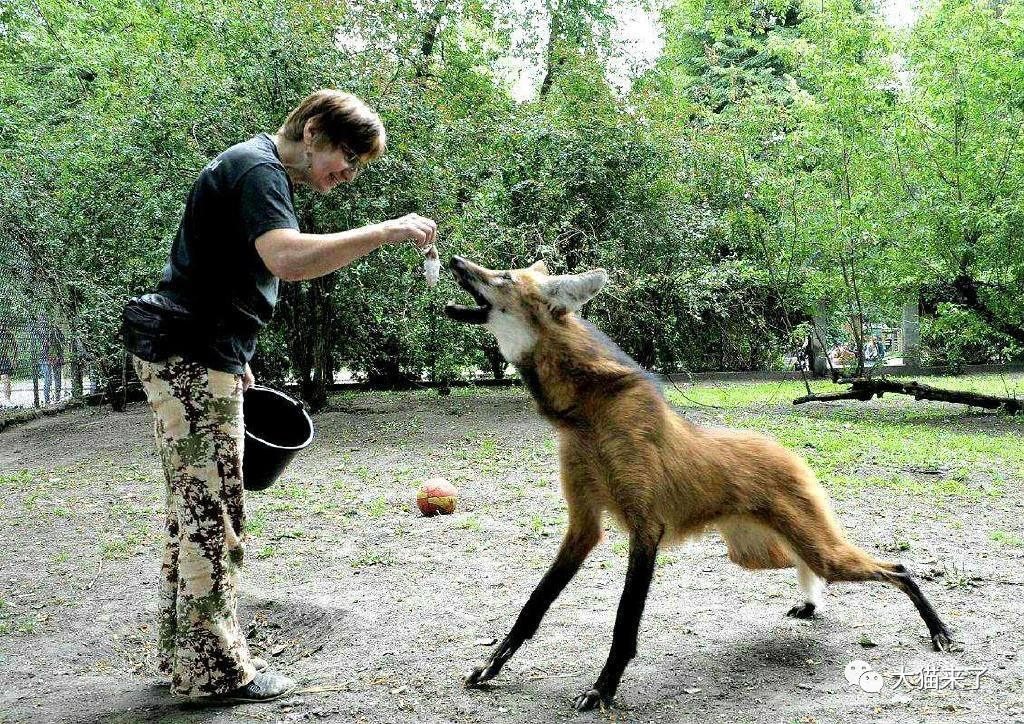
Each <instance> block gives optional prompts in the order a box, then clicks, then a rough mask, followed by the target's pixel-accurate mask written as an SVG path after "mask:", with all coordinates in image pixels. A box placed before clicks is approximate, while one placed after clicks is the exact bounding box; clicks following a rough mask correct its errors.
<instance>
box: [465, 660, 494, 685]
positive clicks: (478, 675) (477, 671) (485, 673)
mask: <svg viewBox="0 0 1024 724" xmlns="http://www.w3.org/2000/svg"><path fill="white" fill-rule="evenodd" d="M498 670H499V667H497V666H495V665H494V664H493V663H491V662H487V663H486V664H484V665H483V666H474V667H473V669H472V670H471V671H470V672H469V673H468V674H466V678H464V679H463V680H462V685H463V686H464V687H466V688H467V689H472V688H473V687H474V686H478V685H480V684H482V683H484V682H485V681H489V680H490V679H493V678H494V677H495V676H497V675H498Z"/></svg>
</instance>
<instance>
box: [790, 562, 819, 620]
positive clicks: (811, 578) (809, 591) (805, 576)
mask: <svg viewBox="0 0 1024 724" xmlns="http://www.w3.org/2000/svg"><path fill="white" fill-rule="evenodd" d="M796 575H797V581H798V582H799V584H800V591H801V593H803V594H804V600H805V601H807V602H808V603H813V604H814V608H815V610H818V611H820V610H822V609H823V608H825V597H824V596H823V595H822V594H823V593H824V591H825V579H824V578H821V577H820V576H819V575H818V574H816V573H815V572H814V571H812V570H811V569H810V567H808V565H807V564H806V563H804V562H803V561H801V560H797V562H796Z"/></svg>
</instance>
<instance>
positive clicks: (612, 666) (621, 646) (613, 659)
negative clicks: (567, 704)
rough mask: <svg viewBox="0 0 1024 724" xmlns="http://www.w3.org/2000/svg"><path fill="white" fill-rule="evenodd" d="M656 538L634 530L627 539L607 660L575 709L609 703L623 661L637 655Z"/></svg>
mask: <svg viewBox="0 0 1024 724" xmlns="http://www.w3.org/2000/svg"><path fill="white" fill-rule="evenodd" d="M660 538H661V536H660V534H659V535H658V537H657V538H653V537H651V536H645V535H642V534H638V533H635V532H634V533H633V534H632V535H631V536H630V539H629V568H628V569H627V571H626V585H625V587H624V588H623V590H622V598H621V599H620V600H619V611H618V613H617V614H616V616H615V631H614V632H613V633H612V648H611V651H610V652H609V653H608V661H607V662H606V663H605V665H604V669H603V670H602V671H601V675H600V676H599V677H597V681H596V682H595V683H594V686H593V688H592V689H589V690H587V691H585V692H583V693H582V694H580V695H579V696H577V697H576V701H575V702H574V703H573V706H574V707H575V708H576V710H577V711H586V710H587V709H593V708H594V707H595V706H597V705H598V704H601V703H604V704H611V702H612V700H613V699H614V698H615V691H616V690H617V689H618V688H619V680H620V679H621V678H622V672H623V671H625V670H626V664H628V663H629V662H630V660H631V659H632V658H633V657H634V656H636V639H637V633H638V632H639V630H640V618H641V616H643V613H644V604H645V603H646V602H647V592H648V591H649V590H650V587H651V579H652V578H653V577H654V565H655V560H656V558H657V555H658V543H659V542H660Z"/></svg>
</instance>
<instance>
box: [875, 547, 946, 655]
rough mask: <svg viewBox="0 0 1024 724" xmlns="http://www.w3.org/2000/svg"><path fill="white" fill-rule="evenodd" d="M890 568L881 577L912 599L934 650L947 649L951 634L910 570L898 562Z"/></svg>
mask: <svg viewBox="0 0 1024 724" xmlns="http://www.w3.org/2000/svg"><path fill="white" fill-rule="evenodd" d="M892 568H893V571H892V573H889V574H885V575H884V576H883V578H885V579H887V580H888V581H889V582H890V583H892V584H893V585H894V586H896V587H897V588H899V589H900V590H901V591H903V592H904V593H905V594H907V596H908V597H909V598H910V600H911V601H913V603H914V607H915V608H916V609H917V612H918V613H919V614H921V618H922V619H924V623H925V625H926V626H927V627H928V634H929V635H930V636H931V639H932V646H934V647H935V650H936V651H949V650H950V649H951V648H952V646H953V635H952V634H951V633H950V632H949V629H948V628H946V624H944V623H943V622H942V619H941V618H939V614H937V613H936V612H935V609H934V608H932V604H931V603H930V602H929V601H928V599H927V598H925V597H924V594H923V593H921V589H920V588H918V586H917V582H916V581H915V580H914V578H913V576H912V575H911V574H910V571H908V570H907V569H906V568H905V567H904V566H902V565H900V564H898V563H896V564H893V566H892Z"/></svg>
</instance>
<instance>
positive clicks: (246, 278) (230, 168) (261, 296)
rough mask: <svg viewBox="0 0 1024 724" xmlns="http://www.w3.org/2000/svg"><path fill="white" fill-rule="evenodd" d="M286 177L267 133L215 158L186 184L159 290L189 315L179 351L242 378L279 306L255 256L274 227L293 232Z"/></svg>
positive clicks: (266, 272) (273, 286)
mask: <svg viewBox="0 0 1024 724" xmlns="http://www.w3.org/2000/svg"><path fill="white" fill-rule="evenodd" d="M298 228H299V222H298V220H297V219H296V218H295V205H294V197H293V188H292V182H291V179H289V178H288V174H287V172H286V171H285V168H284V165H283V164H282V163H281V159H280V157H279V156H278V154H277V148H276V147H275V146H274V142H273V140H272V139H271V138H270V136H268V135H267V134H265V133H261V134H260V135H258V136H256V137H255V138H251V139H249V140H248V141H245V142H244V143H239V144H237V145H235V146H232V147H231V148H229V149H228V150H226V151H224V153H222V154H220V155H219V156H217V158H215V159H213V161H211V162H210V163H209V164H208V165H207V166H206V168H204V169H203V170H202V172H201V173H200V174H199V178H198V179H196V182H195V183H194V184H193V185H192V191H191V192H190V193H189V197H188V204H187V205H186V206H185V215H184V217H183V218H182V220H181V225H180V226H179V227H178V234H177V236H176V237H175V239H174V244H173V245H172V246H171V254H170V259H169V260H168V262H167V266H165V267H164V272H163V278H162V279H161V280H160V284H159V286H158V287H157V291H159V292H160V293H161V294H165V295H166V296H168V297H170V298H171V299H173V300H174V301H176V302H178V303H179V304H181V305H182V306H184V307H186V308H188V309H189V310H191V311H192V313H193V317H194V320H195V322H194V325H195V335H194V336H191V335H190V336H191V339H186V340H182V342H181V344H180V346H181V348H180V350H179V353H180V354H181V355H182V356H184V357H186V358H187V359H192V360H195V361H196V362H200V363H201V364H203V365H205V366H207V367H210V368H212V369H216V370H222V371H224V372H231V373H234V374H241V373H242V372H243V371H244V369H245V364H246V363H247V362H248V361H249V360H250V359H251V358H252V355H253V352H254V351H255V350H256V334H257V333H258V332H259V330H260V329H262V328H263V327H264V326H265V325H266V324H267V323H268V322H269V321H270V318H271V316H272V315H273V313H274V305H275V304H277V285H278V279H277V277H275V276H274V275H273V274H271V272H270V271H269V270H268V269H267V267H266V265H265V264H264V263H263V260H262V259H261V258H260V255H259V254H258V253H257V251H256V245H255V243H254V242H255V240H256V238H257V237H258V236H260V235H261V234H264V233H266V232H268V231H270V230H272V229H298Z"/></svg>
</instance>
